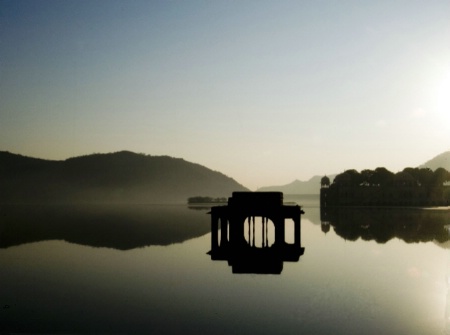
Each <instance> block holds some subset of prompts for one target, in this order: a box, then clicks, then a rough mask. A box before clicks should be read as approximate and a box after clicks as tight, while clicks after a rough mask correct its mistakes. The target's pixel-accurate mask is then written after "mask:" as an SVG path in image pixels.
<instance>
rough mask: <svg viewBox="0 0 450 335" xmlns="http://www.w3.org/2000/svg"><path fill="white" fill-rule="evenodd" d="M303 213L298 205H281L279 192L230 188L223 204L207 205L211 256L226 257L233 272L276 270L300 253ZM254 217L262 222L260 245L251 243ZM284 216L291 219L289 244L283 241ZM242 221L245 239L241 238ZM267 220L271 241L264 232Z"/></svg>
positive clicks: (273, 272)
mask: <svg viewBox="0 0 450 335" xmlns="http://www.w3.org/2000/svg"><path fill="white" fill-rule="evenodd" d="M303 213H304V212H303V211H302V210H301V208H300V207H299V206H285V205H283V193H281V192H233V196H232V197H231V198H229V199H228V205H227V206H216V207H212V208H211V251H210V252H209V254H210V255H211V259H212V260H227V261H228V264H229V265H230V266H231V267H232V270H233V273H268V274H270V273H271V274H279V273H281V271H282V269H283V262H285V261H287V262H297V261H298V260H299V258H300V256H301V255H303V253H304V250H305V248H302V247H301V226H300V216H301V214H303ZM255 217H261V223H262V225H261V228H262V229H261V235H262V238H261V241H262V246H261V247H260V248H259V247H256V245H255ZM285 219H292V221H293V222H294V243H293V244H290V243H287V242H286V241H285V234H286V228H285ZM247 220H248V221H247ZM246 221H247V226H248V241H247V240H246V238H245V233H246V231H247V230H246V229H245V226H246ZM270 221H271V222H272V223H273V228H274V243H272V244H271V245H269V236H268V224H269V222H270ZM219 223H220V236H219V232H218V231H219ZM252 234H253V236H252ZM251 236H252V237H251Z"/></svg>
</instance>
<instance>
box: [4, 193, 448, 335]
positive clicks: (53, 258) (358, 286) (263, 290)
mask: <svg viewBox="0 0 450 335" xmlns="http://www.w3.org/2000/svg"><path fill="white" fill-rule="evenodd" d="M285 201H293V202H296V203H298V204H300V205H301V206H302V208H303V210H304V211H305V214H304V215H302V221H301V244H302V247H304V248H305V252H304V254H303V255H302V256H301V257H300V259H299V261H298V262H284V264H283V268H282V272H281V274H279V275H273V274H265V275H262V274H251V273H249V274H234V273H233V271H232V268H231V267H230V266H229V265H228V263H227V261H213V260H211V256H210V255H208V252H209V251H210V249H211V233H210V216H209V215H208V214H207V213H208V212H209V209H208V208H202V207H197V208H195V209H192V208H188V207H187V205H115V206H107V205H84V206H63V205H60V206H56V205H55V206H38V205H36V206H2V207H0V331H2V332H14V333H88V332H89V333H146V334H150V333H154V334H179V333H190V334H191V333H192V334H193V333H201V334H251V333H254V334H297V333H304V334H377V335H378V334H396V335H398V334H409V335H410V334H450V294H449V286H448V285H449V284H450V281H449V278H450V277H449V275H450V242H449V241H448V239H449V237H448V236H449V235H448V232H447V227H446V225H450V211H448V210H424V209H383V210H382V209H361V208H359V209H358V208H354V209H340V210H335V211H328V212H326V213H324V212H323V213H322V216H321V213H320V208H319V197H318V196H296V197H289V196H285ZM259 224H260V222H258V221H257V222H256V231H258V229H260V228H259V226H258V225H259ZM268 229H269V230H268V236H269V239H270V238H271V227H270V225H269V228H268ZM249 233H250V230H249ZM292 233H293V232H292V231H291V226H289V225H288V226H287V230H286V239H287V240H289V235H290V234H292ZM247 238H249V237H247ZM259 239H260V237H259V235H258V234H256V246H258V244H261V243H263V242H262V241H261V240H259Z"/></svg>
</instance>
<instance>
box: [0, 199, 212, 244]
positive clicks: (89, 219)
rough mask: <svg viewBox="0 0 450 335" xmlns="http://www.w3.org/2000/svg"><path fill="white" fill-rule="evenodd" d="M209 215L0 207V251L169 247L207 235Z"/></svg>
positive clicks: (181, 209) (154, 209)
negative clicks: (32, 246)
mask: <svg viewBox="0 0 450 335" xmlns="http://www.w3.org/2000/svg"><path fill="white" fill-rule="evenodd" d="M209 229H210V222H209V216H208V215H206V211H192V210H189V209H187V208H186V207H185V206H177V205H167V206H152V205H150V206H146V205H114V206H112V205H59V206H58V205H43V206H41V205H14V206H2V207H1V208H0V248H7V247H10V246H14V245H20V244H24V243H31V242H38V241H45V240H65V241H67V242H71V243H76V244H81V245H88V246H93V247H108V248H115V249H120V250H128V249H133V248H137V247H144V246H149V245H169V244H173V243H180V242H183V241H185V240H187V239H191V238H194V237H198V236H202V235H204V234H207V233H208V232H209Z"/></svg>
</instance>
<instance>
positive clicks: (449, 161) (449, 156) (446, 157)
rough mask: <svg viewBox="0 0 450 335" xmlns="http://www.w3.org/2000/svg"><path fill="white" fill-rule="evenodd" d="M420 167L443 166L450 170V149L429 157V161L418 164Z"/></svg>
mask: <svg viewBox="0 0 450 335" xmlns="http://www.w3.org/2000/svg"><path fill="white" fill-rule="evenodd" d="M419 167H420V168H423V167H427V168H429V169H431V170H433V171H434V170H436V169H437V168H440V167H442V168H444V169H446V170H447V171H450V151H446V152H443V153H442V154H439V155H437V156H436V157H434V158H432V159H430V160H429V161H427V162H425V163H423V164H422V165H420V166H419Z"/></svg>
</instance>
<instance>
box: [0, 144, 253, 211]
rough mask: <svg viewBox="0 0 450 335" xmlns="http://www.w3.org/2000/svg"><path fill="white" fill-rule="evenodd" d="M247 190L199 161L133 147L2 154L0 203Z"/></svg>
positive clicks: (176, 197) (169, 197) (177, 198)
mask: <svg viewBox="0 0 450 335" xmlns="http://www.w3.org/2000/svg"><path fill="white" fill-rule="evenodd" d="M241 190H247V189H246V188H245V187H243V186H242V185H240V184H238V183H237V182H236V181H235V180H233V179H232V178H229V177H227V176H225V175H224V174H222V173H220V172H216V171H212V170H210V169H208V168H206V167H204V166H201V165H199V164H194V163H190V162H187V161H185V160H183V159H180V158H172V157H168V156H147V155H143V154H136V153H133V152H129V151H121V152H116V153H109V154H92V155H87V156H81V157H74V158H69V159H66V160H64V161H51V160H43V159H36V158H30V157H25V156H21V155H16V154H12V153H9V152H0V202H3V203H5V202H9V203H14V202H54V201H56V202H127V203H170V202H186V199H187V198H188V197H191V196H197V195H205V196H211V197H227V196H229V195H230V194H231V193H232V192H233V191H241Z"/></svg>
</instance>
